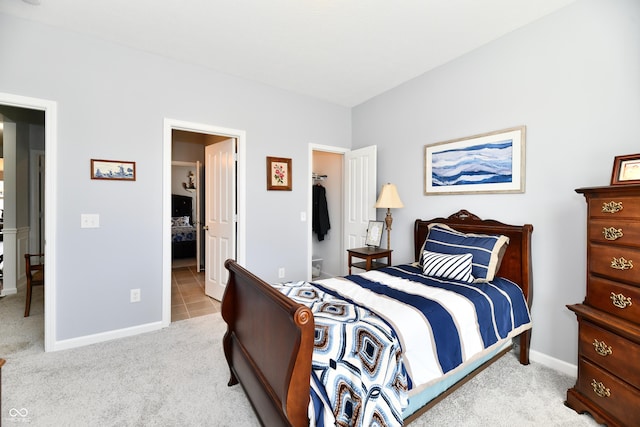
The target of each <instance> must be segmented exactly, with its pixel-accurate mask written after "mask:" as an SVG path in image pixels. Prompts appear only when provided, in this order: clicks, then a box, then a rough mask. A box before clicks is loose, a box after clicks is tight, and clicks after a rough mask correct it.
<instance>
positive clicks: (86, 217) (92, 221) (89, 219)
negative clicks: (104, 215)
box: [80, 214, 100, 228]
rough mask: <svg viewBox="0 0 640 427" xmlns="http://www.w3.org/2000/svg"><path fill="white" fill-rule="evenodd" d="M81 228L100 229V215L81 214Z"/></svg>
mask: <svg viewBox="0 0 640 427" xmlns="http://www.w3.org/2000/svg"><path fill="white" fill-rule="evenodd" d="M80 228H100V215H98V214H80Z"/></svg>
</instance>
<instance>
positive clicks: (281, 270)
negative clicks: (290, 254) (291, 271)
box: [278, 267, 284, 279]
mask: <svg viewBox="0 0 640 427" xmlns="http://www.w3.org/2000/svg"><path fill="white" fill-rule="evenodd" d="M278 278H279V279H283V278H284V267H280V268H279V269H278Z"/></svg>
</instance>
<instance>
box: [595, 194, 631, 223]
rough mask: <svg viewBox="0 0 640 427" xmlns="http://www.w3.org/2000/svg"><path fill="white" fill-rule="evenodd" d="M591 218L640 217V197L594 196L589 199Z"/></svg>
mask: <svg viewBox="0 0 640 427" xmlns="http://www.w3.org/2000/svg"><path fill="white" fill-rule="evenodd" d="M588 203H589V215H590V216H591V218H610V219H613V218H616V219H619V218H630V219H640V199H638V197H633V196H632V197H617V196H615V195H611V197H606V198H605V197H593V198H591V199H589V202H588Z"/></svg>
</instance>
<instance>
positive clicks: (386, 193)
mask: <svg viewBox="0 0 640 427" xmlns="http://www.w3.org/2000/svg"><path fill="white" fill-rule="evenodd" d="M375 207H376V208H392V209H397V208H403V207H404V205H403V204H402V200H400V196H398V189H397V188H396V186H395V184H385V185H383V186H382V190H380V195H379V196H378V201H377V202H376V205H375Z"/></svg>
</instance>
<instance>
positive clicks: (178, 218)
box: [171, 194, 197, 259]
mask: <svg viewBox="0 0 640 427" xmlns="http://www.w3.org/2000/svg"><path fill="white" fill-rule="evenodd" d="M196 231H197V230H196V227H195V225H194V222H193V198H192V197H191V196H182V195H179V194H172V195H171V258H172V259H181V258H195V257H196Z"/></svg>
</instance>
